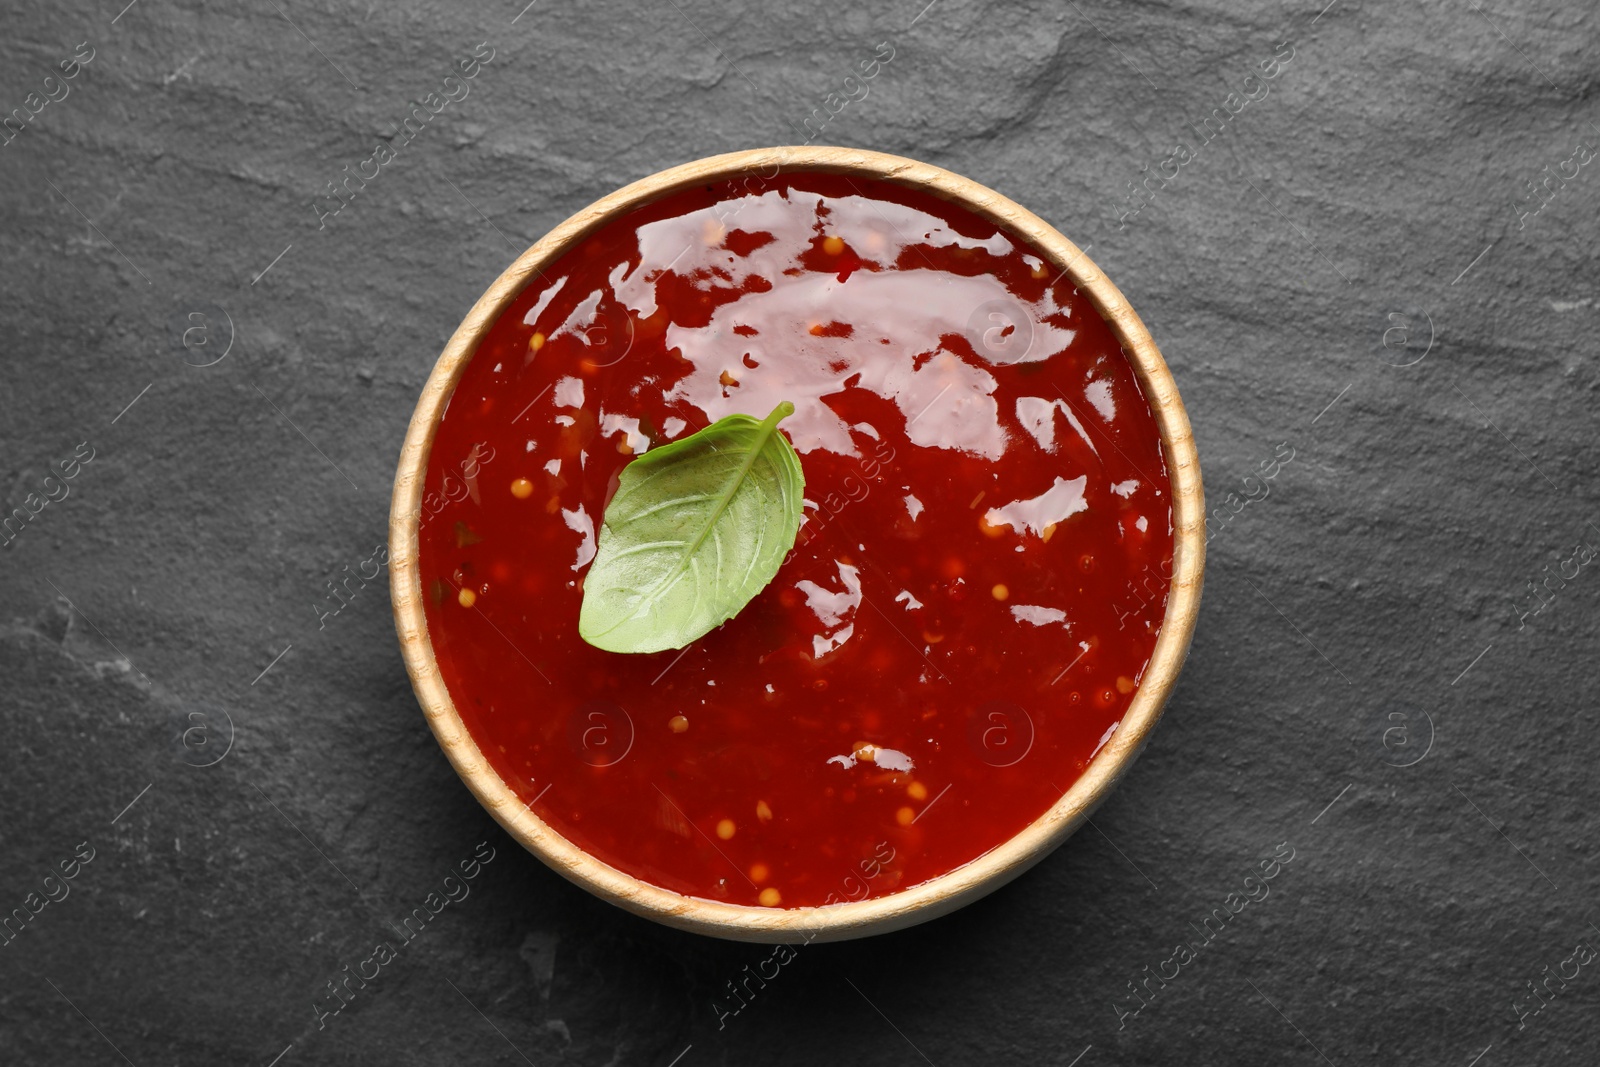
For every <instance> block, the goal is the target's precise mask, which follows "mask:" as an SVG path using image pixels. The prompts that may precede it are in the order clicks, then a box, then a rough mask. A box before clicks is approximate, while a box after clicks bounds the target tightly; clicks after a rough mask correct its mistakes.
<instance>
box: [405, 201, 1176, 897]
mask: <svg viewBox="0 0 1600 1067" xmlns="http://www.w3.org/2000/svg"><path fill="white" fill-rule="evenodd" d="M783 400H788V401H791V402H792V403H793V404H794V405H795V409H796V410H795V413H794V414H793V415H792V416H790V417H789V418H788V419H786V420H785V421H784V422H783V423H782V425H781V429H782V430H783V431H784V432H785V433H787V434H788V436H789V438H790V440H791V441H792V442H793V444H794V446H795V448H796V450H797V451H798V452H799V454H800V457H801V462H802V464H803V467H804V471H805V479H806V491H805V498H806V505H805V519H804V521H803V524H802V526H801V530H800V535H799V540H798V543H797V545H796V547H795V550H794V552H793V553H792V554H791V555H790V556H789V558H788V559H787V560H786V561H785V562H784V564H783V566H782V568H781V569H780V570H779V572H778V575H777V577H776V578H775V579H774V580H773V581H772V583H771V584H770V585H768V586H767V587H766V588H765V589H764V590H763V591H762V592H761V593H760V594H759V595H757V596H756V598H755V599H754V600H753V601H751V602H750V604H749V605H748V606H747V607H745V608H744V610H743V611H741V612H740V613H739V614H738V615H737V616H735V617H734V618H733V619H732V620H730V621H729V622H727V623H726V624H724V625H723V626H722V627H720V628H719V629H717V630H714V631H712V632H711V633H710V634H708V635H706V636H705V637H703V638H701V639H700V640H698V641H696V642H694V643H693V644H691V645H689V646H688V647H687V648H685V649H682V650H679V651H669V652H661V653H656V654H651V655H622V654H616V653H610V652H604V651H601V650H599V649H596V648H593V647H591V646H589V645H588V644H586V643H584V641H583V640H582V639H581V638H580V637H579V636H578V609H579V605H580V602H581V599H582V586H583V580H584V575H585V573H586V571H587V569H588V565H589V563H590V561H591V560H592V559H593V557H594V552H595V544H596V537H597V534H598V531H599V528H600V525H601V522H602V519H603V516H604V512H605V505H606V503H607V501H608V500H609V499H610V496H611V494H612V493H613V492H614V491H615V488H616V484H617V476H618V472H619V471H620V470H621V468H622V467H623V466H624V465H625V464H627V463H628V462H629V461H630V460H631V459H632V458H633V457H634V456H636V455H639V454H641V453H643V452H645V451H647V450H648V449H650V448H654V447H658V446H660V445H661V444H663V443H665V442H667V441H672V440H677V439H679V438H682V437H684V436H686V435H688V434H691V433H694V432H696V431H698V430H701V429H703V428H705V427H706V426H707V425H709V424H710V423H711V422H713V421H715V420H716V419H718V418H720V417H722V416H724V415H728V414H731V413H734V412H742V413H745V414H749V415H753V416H755V417H757V418H761V417H764V416H765V415H766V414H767V413H768V412H770V411H771V410H772V409H773V408H774V407H775V406H776V405H777V404H778V403H779V402H780V401H783ZM426 479H427V480H426V484H425V489H424V501H423V508H422V526H421V570H422V580H423V589H424V599H425V601H426V613H427V618H428V627H429V634H430V637H431V639H432V642H433V647H434V651H435V654H436V656H437V658H438V662H439V667H440V670H441V671H442V672H443V675H444V679H445V682H446V685H447V686H448V687H449V690H450V693H451V696H452V698H453V699H454V702H455V704H456V707H457V708H458V709H459V711H460V713H461V715H462V717H463V719H464V720H465V722H466V724H467V727H468V729H469V730H470V731H471V733H472V735H473V737H474V738H475V739H476V740H477V743H478V745H479V747H480V748H481V749H482V750H483V752H484V754H485V756H486V757H487V758H488V759H489V761H490V762H491V763H492V764H493V766H494V767H495V769H496V770H497V771H498V773H499V774H500V775H501V776H502V777H503V778H504V779H505V781H506V782H507V783H508V784H509V785H510V787H511V788H512V789H513V790H514V791H515V792H516V793H517V795H518V796H519V797H520V798H521V799H522V800H523V802H524V803H526V804H528V805H529V806H530V807H531V809H532V810H533V811H534V812H535V813H536V814H537V815H538V816H539V817H540V818H542V819H543V820H544V821H545V822H547V823H548V824H549V825H550V826H552V827H553V828H554V829H555V830H556V831H557V832H559V833H561V834H562V835H564V836H565V837H567V838H568V839H569V840H571V841H572V842H574V843H575V844H577V845H578V846H580V847H581V848H583V849H585V850H586V851H588V852H589V853H591V854H592V855H594V856H596V857H598V858H599V859H601V860H603V861H605V862H606V863H608V864H611V865H612V866H614V867H616V868H618V869H620V870H622V871H625V872H628V873H630V874H633V875H635V876H637V877H639V878H642V879H644V880H646V881H648V882H651V883H654V884H655V885H658V886H661V887H664V888H666V889H670V890H675V891H677V892H681V893H685V894H689V895H692V896H697V897H703V898H708V899H712V900H718V901H726V902H730V903H736V904H748V905H764V906H768V907H798V906H807V905H826V904H833V903H837V902H842V901H848V900H858V899H864V898H867V897H874V896H881V895H883V894H886V893H890V892H893V891H896V890H899V889H903V888H906V887H909V886H912V885H915V884H918V883H920V882H924V881H927V880H928V879H930V878H934V877H937V876H939V875H942V874H945V873H947V872H949V871H951V870H953V869H955V868H957V867H960V866H961V865H963V864H965V863H968V862H970V861H971V860H973V859H975V858H977V857H979V856H981V855H982V854H983V853H985V852H987V851H989V850H990V849H993V848H994V847H996V846H998V845H1000V844H1002V843H1003V842H1005V841H1006V840H1007V839H1008V838H1010V837H1011V836H1013V835H1014V834H1016V833H1017V832H1018V831H1020V830H1021V829H1023V827H1025V826H1026V825H1027V824H1028V823H1030V822H1032V821H1033V820H1034V819H1036V818H1037V817H1038V816H1040V815H1041V814H1043V813H1044V812H1045V811H1046V810H1047V809H1048V808H1049V807H1050V806H1051V805H1052V804H1053V803H1055V801H1056V800H1058V799H1059V798H1060V796H1061V794H1062V793H1063V792H1064V791H1065V790H1066V789H1067V788H1068V787H1069V786H1071V785H1072V783H1073V782H1074V781H1075V780H1076V779H1077V778H1078V776H1079V775H1080V774H1081V773H1082V772H1083V770H1084V768H1085V766H1086V765H1087V763H1088V761H1089V760H1090V759H1091V758H1092V757H1093V755H1094V754H1095V753H1096V752H1097V751H1098V750H1099V748H1100V746H1101V745H1103V744H1104V743H1105V742H1106V741H1107V740H1108V739H1109V738H1110V737H1111V735H1112V733H1113V731H1115V730H1116V729H1117V726H1118V724H1119V722H1120V720H1121V718H1122V716H1123V714H1124V713H1125V712H1126V711H1127V708H1128V705H1129V702H1130V701H1131V700H1132V698H1133V694H1134V692H1135V691H1136V688H1137V686H1138V684H1139V679H1140V676H1141V674H1142V672H1143V671H1144V669H1145V666H1146V664H1147V662H1148V661H1149V658H1150V655H1151V651H1152V649H1153V648H1154V645H1155V641H1156V636H1157V633H1158V630H1159V627H1160V624H1161V621H1162V617H1163V613H1164V609H1165V604H1166V596H1167V589H1168V580H1167V576H1169V575H1170V574H1171V573H1172V529H1171V508H1170V484H1169V480H1168V476H1167V470H1166V467H1165V464H1164V461H1163V457H1162V452H1161V446H1160V438H1159V434H1158V431H1157V427H1156V423H1155V420H1154V418H1153V416H1152V415H1151V412H1150V410H1149V407H1148V404H1147V402H1146V400H1145V398H1144V396H1143V394H1142V392H1141V391H1140V388H1139V385H1138V383H1137V380H1136V379H1135V377H1134V374H1133V370H1132V368H1131V366H1130V365H1129V363H1128V360H1127V358H1126V357H1125V356H1124V355H1123V353H1122V351H1121V349H1120V347H1119V346H1118V343H1117V341H1116V339H1115V337H1114V336H1113V334H1112V333H1111V331H1110V329H1109V328H1108V327H1107V326H1106V324H1105V322H1104V321H1103V320H1102V319H1101V318H1100V316H1099V315H1098V313H1097V312H1096V311H1095V309H1094V307H1093V305H1092V304H1091V303H1090V301H1089V300H1088V298H1087V297H1086V296H1083V295H1081V294H1079V293H1078V292H1077V291H1076V290H1075V289H1074V288H1073V286H1072V285H1071V283H1070V281H1068V280H1066V279H1064V278H1062V277H1060V276H1059V272H1058V271H1057V270H1055V269H1053V268H1052V267H1050V266H1049V264H1047V263H1046V262H1045V261H1044V260H1043V258H1042V257H1041V256H1040V255H1039V254H1038V253H1037V252H1035V251H1033V250H1032V249H1031V248H1030V247H1029V246H1028V245H1026V244H1025V243H1023V242H1022V241H1020V240H1019V239H1018V238H1016V237H1015V236H1012V235H1010V234H1009V233H1007V232H1004V231H1002V230H1000V229H998V228H997V227H996V226H995V225H994V224H993V223H991V222H988V221H986V220H983V219H981V218H979V217H977V216H975V215H973V214H972V213H970V212H968V211H967V210H966V209H965V208H962V207H960V206H958V205H955V204H952V203H949V202H946V201H944V200H941V199H938V198H935V197H933V196H930V195H927V194H924V193H921V192H919V191H915V190H910V189H905V188H901V187H899V186H895V185H893V184H890V183H887V182H875V181H870V180H864V179H861V178H858V177H845V176H837V175H825V174H820V173H805V172H801V173H798V174H783V175H781V176H778V177H776V178H774V179H772V180H768V181H761V180H740V181H732V182H722V183H718V184H713V185H708V186H702V187H696V188H694V189H691V190H687V191H682V192H679V193H676V194H673V195H671V196H669V197H667V198H665V199H662V200H659V201H656V202H654V203H652V204H650V205H648V206H646V207H643V208H640V209H637V210H635V211H634V212H633V213H631V214H630V215H628V216H626V217H624V218H621V219H618V220H615V221H613V222H611V223H608V224H607V225H606V226H604V227H603V228H601V229H599V230H597V231H596V232H594V233H592V234H591V235H590V236H588V237H587V238H586V239H584V240H583V241H582V242H581V243H580V244H579V245H577V246H576V247H574V248H573V249H571V250H570V251H568V252H567V253H566V254H564V255H563V257H562V258H560V259H559V260H558V261H556V262H555V263H554V264H552V265H551V266H549V267H547V268H546V269H545V270H544V271H543V272H542V275H540V276H538V277H535V278H534V279H533V280H532V281H531V282H530V283H529V284H528V286H527V287H526V288H525V290H524V291H523V292H522V293H521V294H520V295H518V296H517V297H516V299H515V300H513V301H512V303H511V304H510V305H509V306H508V307H507V309H506V310H505V311H504V312H503V313H502V314H501V315H500V317H499V318H498V320H497V321H496V322H495V324H494V326H493V328H492V329H491V330H490V332H489V333H488V335H487V336H486V337H485V339H484V340H483V341H482V343H481V344H480V346H479V348H478V350H477V352H476V353H475V355H474V356H473V358H472V360H471V362H470V364H469V365H468V367H467V368H466V371H465V373H464V374H463V375H462V378H461V381H460V383H459V384H458V386H457V388H456V389H455V391H454V393H453V395H452V397H451V399H450V401H449V404H448V408H447V410H446V413H445V416H444V418H443V421H442V422H441V424H440V426H439V429H438V436H437V438H436V440H435V442H434V446H433V450H432V453H431V455H430V457H429V465H428V471H427V476H426Z"/></svg>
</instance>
